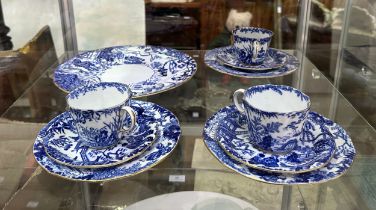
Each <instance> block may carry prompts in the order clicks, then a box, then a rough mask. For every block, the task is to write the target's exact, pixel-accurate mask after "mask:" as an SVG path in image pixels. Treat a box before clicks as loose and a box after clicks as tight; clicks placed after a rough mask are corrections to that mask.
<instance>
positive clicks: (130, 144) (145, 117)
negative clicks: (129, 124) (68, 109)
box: [43, 101, 159, 168]
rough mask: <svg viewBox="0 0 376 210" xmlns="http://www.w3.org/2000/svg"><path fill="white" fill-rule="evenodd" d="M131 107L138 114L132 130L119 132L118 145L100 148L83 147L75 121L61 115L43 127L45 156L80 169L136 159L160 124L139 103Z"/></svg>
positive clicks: (154, 134)
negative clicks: (129, 132) (44, 128)
mask: <svg viewBox="0 0 376 210" xmlns="http://www.w3.org/2000/svg"><path fill="white" fill-rule="evenodd" d="M131 107H132V108H133V110H134V111H136V112H137V124H136V127H135V128H134V130H133V131H132V133H131V134H130V135H129V136H127V135H125V133H122V135H121V138H120V142H119V143H118V144H116V145H115V146H112V147H109V148H103V149H94V148H90V147H88V146H86V145H84V144H82V141H81V140H80V138H79V136H78V134H77V131H76V129H75V123H74V120H73V119H72V117H71V116H70V114H69V113H64V114H62V115H61V118H60V121H57V122H56V123H55V124H52V125H51V127H48V128H46V129H47V130H46V132H47V133H48V135H47V136H46V137H45V138H44V139H43V144H44V147H45V150H46V153H47V155H48V156H49V157H50V158H51V159H53V160H55V161H56V162H58V163H60V164H65V165H68V166H72V167H79V168H100V167H109V166H113V165H117V164H120V163H124V162H126V161H129V160H131V159H133V158H135V157H137V156H138V155H140V154H141V153H142V152H144V151H145V150H146V149H147V148H148V147H149V146H150V145H151V144H152V143H153V141H154V140H155V139H156V138H157V133H158V130H157V129H158V123H159V122H158V121H157V119H155V118H154V114H155V113H154V112H153V110H145V109H144V108H143V107H142V103H140V102H138V101H135V102H133V103H132V106H131ZM61 124H63V126H62V125H61ZM55 126H57V127H55ZM57 129H59V130H57Z"/></svg>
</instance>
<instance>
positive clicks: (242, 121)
mask: <svg viewBox="0 0 376 210" xmlns="http://www.w3.org/2000/svg"><path fill="white" fill-rule="evenodd" d="M218 115H219V116H220V117H218V120H220V121H221V123H220V124H219V126H218V128H217V131H216V132H217V135H216V138H215V139H214V140H217V141H218V143H219V145H220V146H221V147H222V148H223V150H224V151H226V152H227V154H229V155H230V156H231V157H234V158H235V159H236V160H239V161H240V162H242V163H244V164H247V165H248V166H250V167H253V168H257V169H261V170H266V171H274V172H284V173H301V172H306V171H311V170H315V169H318V168H320V167H322V166H324V165H326V164H327V163H328V162H329V160H330V159H331V158H332V156H333V155H334V152H335V148H336V145H335V141H334V139H333V136H332V135H331V134H330V133H322V132H321V130H320V124H318V123H316V122H315V120H313V119H311V118H308V124H309V125H310V126H306V128H305V129H304V130H303V133H306V136H310V137H311V139H309V140H306V141H298V144H297V147H296V149H295V150H294V151H292V152H291V153H287V154H281V155H279V154H272V153H265V152H263V151H260V150H258V149H257V148H255V147H254V146H253V145H252V144H251V142H250V141H249V134H248V129H247V122H246V121H247V119H246V117H245V116H244V115H242V114H240V113H239V111H237V109H236V108H235V107H234V106H229V107H226V108H223V109H222V110H221V111H219V112H218ZM309 116H312V115H309ZM273 127H274V126H272V125H271V126H270V130H269V132H278V131H277V129H275V128H273Z"/></svg>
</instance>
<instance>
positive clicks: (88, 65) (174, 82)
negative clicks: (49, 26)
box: [54, 46, 197, 97]
mask: <svg viewBox="0 0 376 210" xmlns="http://www.w3.org/2000/svg"><path fill="white" fill-rule="evenodd" d="M196 69H197V64H196V62H195V61H194V60H193V58H191V57H190V56H189V55H187V54H185V53H182V52H180V51H177V50H174V49H170V48H164V47H154V46H118V47H109V48H104V49H99V50H94V51H88V52H85V53H82V54H79V55H77V56H75V57H73V58H72V59H70V60H68V61H66V62H64V63H63V64H61V65H59V66H58V67H57V69H56V71H55V74H54V82H55V84H56V85H57V86H58V87H59V88H60V89H62V90H64V91H67V92H69V91H72V90H73V89H75V88H77V87H79V86H82V85H86V84H92V83H98V82H120V83H125V84H127V85H128V86H129V87H130V88H131V90H132V92H133V93H134V95H133V97H142V96H147V95H153V94H156V93H159V92H163V91H166V90H170V89H173V88H176V87H178V86H180V85H181V84H183V83H184V82H186V81H188V80H189V79H190V78H191V77H192V76H193V75H194V74H195V72H196Z"/></svg>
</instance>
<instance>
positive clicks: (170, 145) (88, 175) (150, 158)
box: [33, 101, 181, 182]
mask: <svg viewBox="0 0 376 210" xmlns="http://www.w3.org/2000/svg"><path fill="white" fill-rule="evenodd" d="M131 106H132V107H135V106H138V107H139V109H136V110H137V112H138V113H139V114H142V112H145V113H146V114H145V116H148V118H147V119H145V120H150V121H157V122H158V125H157V131H158V133H157V138H156V139H155V141H154V143H153V144H152V145H151V146H150V147H149V148H147V149H146V151H145V152H143V153H142V154H141V155H139V156H137V157H136V158H134V159H133V160H132V161H128V162H125V163H123V164H119V165H115V166H111V167H106V168H75V167H70V166H66V165H62V164H59V163H57V162H55V161H54V160H52V159H51V158H50V157H49V156H48V155H47V154H46V151H45V148H44V146H43V142H45V141H46V140H47V139H48V138H49V136H51V135H57V134H59V133H60V134H61V135H65V134H64V133H63V131H64V128H65V127H67V126H68V127H69V124H68V123H67V119H69V118H70V116H69V114H68V113H67V112H64V113H62V114H60V115H59V116H57V117H56V118H54V119H53V120H51V121H50V122H49V123H48V124H47V125H46V126H45V127H43V128H42V130H41V131H40V132H39V134H38V136H37V138H36V140H35V143H34V147H33V153H34V157H35V159H36V161H37V163H38V164H39V165H40V166H41V167H42V168H43V169H44V170H46V171H47V172H48V173H50V174H52V175H56V176H59V177H62V178H65V179H69V180H74V181H88V182H102V181H110V180H115V179H120V178H124V177H129V176H133V175H136V174H138V173H141V172H143V171H145V170H147V169H149V168H151V167H153V166H155V165H156V164H158V163H160V162H161V161H162V160H164V159H165V158H166V157H167V156H168V155H169V154H170V153H171V152H172V150H173V149H174V148H175V147H176V145H177V143H178V140H179V137H180V133H181V129H180V125H179V121H178V119H177V118H176V116H174V114H172V113H171V112H170V111H169V110H167V109H165V108H163V107H161V106H159V105H156V104H153V103H150V102H143V101H132V102H131Z"/></svg>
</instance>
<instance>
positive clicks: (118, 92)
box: [67, 82, 137, 148]
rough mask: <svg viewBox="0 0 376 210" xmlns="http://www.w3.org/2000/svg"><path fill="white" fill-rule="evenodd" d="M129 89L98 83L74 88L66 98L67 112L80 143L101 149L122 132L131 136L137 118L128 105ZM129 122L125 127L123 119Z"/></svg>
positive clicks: (110, 83)
mask: <svg viewBox="0 0 376 210" xmlns="http://www.w3.org/2000/svg"><path fill="white" fill-rule="evenodd" d="M131 98H132V92H131V90H130V88H129V87H128V86H127V85H125V84H122V83H116V82H101V83H95V84H88V85H85V86H81V87H79V88H76V89H74V90H73V91H72V92H70V93H69V94H68V96H67V104H68V106H69V108H68V111H69V114H70V115H71V116H72V119H73V121H74V122H75V128H76V130H77V133H78V135H79V137H80V142H81V143H82V144H85V145H87V146H89V147H94V148H104V147H109V146H112V145H114V144H117V143H118V142H119V136H120V135H121V133H124V132H126V133H130V132H131V131H132V130H133V128H134V127H135V124H136V120H137V115H136V114H135V112H134V110H133V109H132V108H131V107H130V106H129V102H130V100H131ZM127 116H129V117H130V119H131V121H130V125H127V123H125V122H127V121H126V120H124V119H127V118H126V117H127Z"/></svg>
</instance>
